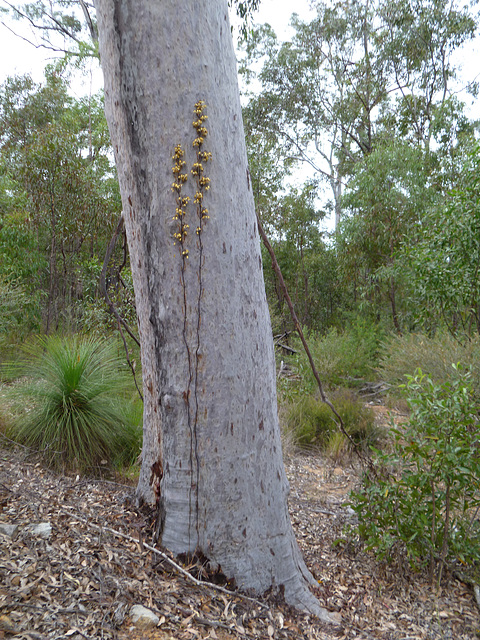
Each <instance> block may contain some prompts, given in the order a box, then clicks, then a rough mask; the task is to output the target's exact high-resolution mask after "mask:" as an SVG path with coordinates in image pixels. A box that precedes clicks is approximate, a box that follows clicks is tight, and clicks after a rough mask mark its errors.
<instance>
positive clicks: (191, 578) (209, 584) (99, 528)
mask: <svg viewBox="0 0 480 640" xmlns="http://www.w3.org/2000/svg"><path fill="white" fill-rule="evenodd" d="M59 511H61V512H62V513H64V514H65V515H68V516H69V517H70V518H73V519H75V520H80V522H83V523H84V524H86V525H87V526H88V527H91V528H92V529H95V530H96V531H100V533H102V532H103V531H108V533H111V534H113V535H115V536H118V537H119V538H123V539H124V540H128V541H129V542H133V543H135V544H138V545H139V546H140V548H141V549H147V550H148V551H151V552H152V553H154V554H155V555H157V556H160V557H161V558H162V559H163V560H165V561H166V562H168V564H170V565H171V566H172V567H173V568H174V569H175V571H177V572H178V573H180V574H181V575H183V576H184V577H185V578H187V580H189V581H190V582H192V583H193V584H194V585H196V586H197V587H209V588H210V589H214V590H215V591H220V592H221V593H225V594H226V595H229V596H233V597H237V598H242V599H243V600H247V601H248V602H252V603H253V604H256V605H258V606H259V607H262V608H263V609H266V610H269V608H270V607H268V606H267V605H265V604H263V603H262V602H260V601H259V600H255V598H250V597H249V596H246V595H244V594H243V593H240V592H238V591H231V590H230V589H225V587H222V586H220V585H218V584H214V583H213V582H207V581H205V580H198V579H197V578H195V577H194V576H192V574H191V573H189V572H188V571H187V570H186V569H184V568H183V567H182V566H180V565H179V564H178V563H177V562H175V560H172V558H170V557H169V556H168V555H167V554H166V553H164V552H163V551H160V549H157V548H155V547H152V545H150V544H147V543H146V542H144V541H143V540H142V538H141V532H139V538H138V539H137V538H134V537H133V536H131V535H129V534H128V533H122V531H117V530H116V529H112V527H107V526H100V525H98V524H94V523H93V522H91V521H90V520H88V519H87V518H84V517H83V516H81V515H79V514H78V513H72V512H71V511H67V510H66V509H62V508H59Z"/></svg>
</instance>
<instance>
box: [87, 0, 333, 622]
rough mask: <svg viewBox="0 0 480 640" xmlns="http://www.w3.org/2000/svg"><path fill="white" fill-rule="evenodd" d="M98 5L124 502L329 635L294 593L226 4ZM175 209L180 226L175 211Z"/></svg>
mask: <svg viewBox="0 0 480 640" xmlns="http://www.w3.org/2000/svg"><path fill="white" fill-rule="evenodd" d="M96 5H97V17H98V26H99V36H100V38H99V42H100V54H101V61H102V67H103V72H104V77H105V104H106V114H107V120H108V123H109V127H110V132H111V136H112V142H113V146H114V151H115V157H116V162H117V168H118V173H119V180H120V188H121V193H122V202H123V208H124V218H125V227H126V231H127V237H128V243H129V249H130V256H131V265H132V273H133V278H134V285H135V295H136V305H137V315H138V323H139V332H140V339H141V345H142V368H143V386H144V399H145V408H144V445H143V451H142V468H141V473H140V479H139V483H138V487H137V497H138V499H139V500H140V501H145V502H148V503H150V504H156V505H157V507H158V508H159V509H161V511H162V514H163V522H162V530H161V541H162V544H163V545H165V546H166V547H167V548H169V549H170V550H171V551H172V552H173V553H175V554H181V553H194V552H201V553H202V554H204V555H205V556H206V557H207V558H208V559H209V560H210V562H211V563H212V566H214V567H221V570H222V571H223V573H224V574H225V575H226V576H227V577H229V578H234V579H235V581H236V584H237V585H238V586H239V587H240V588H243V589H253V590H255V591H256V592H258V593H261V592H263V591H264V590H266V589H268V588H269V587H271V586H272V585H273V586H276V587H280V585H283V586H284V589H285V597H286V599H287V601H288V602H290V603H291V604H294V605H296V606H299V607H302V608H304V609H307V610H309V611H311V612H314V613H316V614H317V615H319V616H320V617H322V618H323V619H325V620H329V621H334V619H335V618H334V617H332V616H331V615H330V614H328V613H327V612H326V611H325V610H323V609H322V608H321V607H320V606H319V604H318V601H317V600H316V599H315V598H314V596H313V595H312V594H311V592H310V590H309V588H308V584H309V583H312V582H313V579H312V576H311V575H310V573H309V572H308V570H307V568H306V566H305V564H304V562H303V560H302V558H301V554H300V552H299V549H298V546H297V543H296V541H295V538H294V535H293V531H292V528H291V524H290V520H289V515H288V510H287V495H288V490H289V489H288V482H287V479H286V476H285V471H284V467H283V461H282V450H281V442H280V429H279V424H278V418H277V406H276V389H275V362H274V352H273V342H272V334H271V327H270V319H269V315H268V307H267V302H266V296H265V288H264V283H263V274H262V262H261V254H260V242H259V237H258V231H257V227H256V220H255V212H254V203H253V197H252V192H251V187H250V179H249V174H248V167H247V156H246V149H245V141H244V132H243V124H242V118H241V109H240V101H239V93H238V84H237V72H236V63H235V56H234V51H233V46H232V41H231V32H230V25H229V20H228V13H227V2H226V0H182V2H178V0H144V1H141V2H140V1H138V0H97V2H96ZM199 100H202V101H205V104H206V108H205V109H204V110H203V111H202V113H203V114H207V115H208V119H207V120H206V121H205V122H204V123H202V126H205V127H206V128H207V129H208V135H206V136H204V142H203V144H202V146H201V147H200V150H201V151H203V152H205V153H206V152H211V154H212V156H211V158H207V157H206V162H204V163H203V167H204V172H203V176H205V177H206V176H208V178H210V189H209V190H207V189H206V186H204V187H202V188H201V190H202V189H203V191H202V196H203V203H202V206H204V207H205V208H208V216H209V217H208V218H207V217H204V218H203V219H202V220H200V218H199V217H198V207H197V204H195V203H194V199H195V193H196V192H198V190H199V186H198V184H197V183H196V178H195V176H193V175H192V173H191V171H190V170H191V168H192V167H193V165H194V163H195V162H198V155H197V152H198V150H199V147H195V146H193V141H194V140H195V138H196V137H198V135H199V133H198V126H199V125H198V124H197V129H196V128H195V127H194V126H192V123H193V122H194V121H198V120H197V118H198V114H197V115H196V116H195V117H194V113H193V111H194V105H195V104H197V103H198V101H199ZM177 145H181V146H182V148H183V150H184V152H185V155H184V157H183V159H182V160H185V162H186V165H185V168H183V169H182V171H184V173H185V175H188V179H187V180H186V182H184V183H181V193H180V194H179V192H178V190H175V188H174V189H173V190H172V183H174V182H176V183H177V184H179V182H178V180H177V178H176V177H175V176H176V174H174V173H173V167H174V166H175V165H176V164H177V165H178V154H177V158H176V159H175V155H176V154H175V148H176V147H177ZM187 195H188V196H189V197H190V201H189V203H188V204H187V205H186V206H185V207H184V210H183V213H182V215H181V216H180V220H179V219H178V215H176V209H177V208H178V198H179V197H180V196H181V197H185V196H187ZM200 217H201V216H200ZM176 218H177V219H176ZM182 220H183V222H184V223H187V224H189V228H188V230H187V229H183V231H182V230H181V229H180V227H179V225H180V224H181V221H182ZM198 226H201V227H202V231H201V233H199V234H197V233H195V229H196V228H197V227H198ZM179 229H180V231H179ZM185 232H187V235H186V237H185V235H184V234H185ZM179 234H180V236H179ZM175 236H177V237H175ZM179 240H180V241H179ZM185 251H188V258H187V257H185V256H182V253H183V252H185Z"/></svg>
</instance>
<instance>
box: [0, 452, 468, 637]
mask: <svg viewBox="0 0 480 640" xmlns="http://www.w3.org/2000/svg"><path fill="white" fill-rule="evenodd" d="M286 466H287V474H288V476H289V480H290V484H291V496H290V503H289V504H290V510H291V516H292V521H293V524H294V528H295V531H296V534H297V539H298V541H299V544H300V546H301V548H302V551H303V553H304V556H305V559H306V562H307V565H308V566H309V568H310V570H311V571H312V573H313V575H314V576H315V578H316V580H317V581H318V587H315V592H316V595H317V596H318V598H319V600H320V601H321V603H322V604H323V606H325V607H326V608H327V609H329V610H333V611H339V612H340V613H341V615H342V620H343V624H342V626H341V628H339V629H335V628H330V627H328V626H325V625H323V624H321V623H320V622H318V621H317V620H316V619H315V618H314V617H312V616H307V615H303V614H300V613H298V612H296V611H294V610H292V609H291V608H290V607H288V606H286V605H285V604H284V603H283V602H281V600H280V598H279V597H278V596H277V597H275V595H274V594H265V596H264V597H262V598H259V599H257V600H249V599H245V598H243V597H241V596H239V595H236V594H229V593H227V592H222V591H218V590H217V589H215V588H213V587H211V586H208V585H200V586H199V585H197V584H193V583H192V582H191V581H190V580H188V579H187V578H186V577H185V576H184V575H181V574H179V573H178V572H177V571H176V570H175V568H174V567H173V566H172V565H170V564H169V563H168V562H166V561H165V560H164V559H163V558H162V557H161V556H158V555H157V554H155V553H153V552H151V551H149V550H148V548H147V547H148V546H149V545H148V544H146V543H147V542H150V538H149V535H150V532H151V524H152V523H151V522H150V519H149V517H148V514H142V513H139V512H138V511H137V510H136V508H135V506H134V504H133V501H132V497H133V487H128V486H125V485H119V484H116V483H114V482H110V481H106V480H96V479H91V478H78V477H76V476H67V475H56V474H53V473H52V472H50V471H47V470H45V469H44V468H43V467H42V466H41V465H40V464H39V463H38V462H37V461H35V459H34V458H32V457H31V456H27V455H26V453H25V452H24V450H22V449H19V448H11V447H7V446H6V445H5V446H4V445H2V443H1V442H0V524H14V525H17V526H18V528H17V530H16V532H15V534H14V535H3V534H1V533H0V638H1V637H15V638H25V639H27V638H31V639H32V640H35V639H43V638H45V639H47V638H48V639H50V638H58V639H59V638H71V639H73V640H77V639H80V638H106V639H107V638H112V639H119V640H123V639H126V638H129V639H132V640H140V639H142V640H143V639H145V640H147V639H151V640H155V639H159V640H164V639H170V638H180V639H188V640H189V639H197V638H198V639H200V638H212V639H215V638H217V639H218V640H226V639H227V638H265V639H266V640H269V639H270V638H278V639H287V640H290V639H291V640H293V639H297V638H305V639H320V640H329V639H330V640H333V639H334V638H335V639H337V638H338V639H342V638H343V639H347V638H359V639H373V638H382V639H384V640H414V639H415V640H416V639H428V640H430V639H432V640H436V639H437V638H438V639H440V638H442V639H447V640H448V639H450V638H451V639H452V640H453V639H454V640H466V639H468V640H470V639H473V638H478V637H480V635H479V633H478V630H479V629H480V615H479V611H478V609H477V606H476V604H475V599H474V596H473V592H472V590H471V588H470V587H469V586H467V585H465V584H463V583H461V582H459V581H458V580H456V579H455V578H454V577H452V576H448V577H447V579H446V580H445V581H444V584H443V585H442V590H441V592H439V593H437V592H436V591H435V590H434V589H433V588H432V587H430V585H429V584H428V582H427V580H426V578H425V577H424V576H422V575H419V574H416V575H413V574H411V573H410V572H409V571H408V569H407V568H404V569H403V570H399V567H398V566H397V567H388V566H382V565H379V564H378V563H377V562H376V561H375V559H374V558H373V557H372V555H371V554H368V553H365V552H364V551H363V550H362V549H361V548H355V546H354V545H351V544H350V545H342V544H336V542H337V541H338V540H339V539H341V538H342V536H343V528H344V525H345V524H346V523H348V522H349V518H351V515H350V514H349V510H348V508H347V507H346V501H347V500H348V492H349V490H350V489H351V488H353V486H354V485H355V483H356V482H357V477H358V474H357V472H356V470H355V469H354V468H352V467H340V466H339V467H332V466H331V465H329V464H328V463H326V462H324V461H322V460H321V459H320V458H319V457H318V456H301V455H294V456H291V457H290V458H289V459H288V460H287V463H286ZM36 523H49V524H50V525H51V533H50V534H49V535H47V536H46V537H43V536H42V535H37V534H35V533H34V532H32V531H31V530H30V529H29V528H28V526H29V525H32V524H36ZM111 530H115V531H117V532H118V533H119V534H121V535H118V534H115V533H113V532H112V531H111ZM143 541H145V544H144V543H143ZM189 569H190V570H191V571H192V572H193V573H195V574H196V575H198V573H199V567H198V566H195V565H193V566H191V567H189ZM225 586H226V587H228V585H225ZM134 604H141V605H143V606H145V607H147V608H149V609H151V610H152V611H153V612H155V613H156V615H157V616H158V618H159V624H158V626H157V627H155V628H153V629H149V630H142V629H138V628H137V627H135V626H134V625H133V623H132V621H131V619H130V617H129V611H130V609H131V607H132V605H134Z"/></svg>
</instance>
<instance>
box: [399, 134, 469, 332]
mask: <svg viewBox="0 0 480 640" xmlns="http://www.w3.org/2000/svg"><path fill="white" fill-rule="evenodd" d="M399 253H400V255H399V264H398V269H399V270H403V271H405V272H406V273H407V274H408V278H409V284H410V288H409V295H410V296H411V297H412V299H413V303H414V308H415V311H416V313H415V318H416V320H417V321H418V322H419V323H421V325H423V326H426V327H427V328H428V329H430V330H432V329H435V328H436V327H437V326H445V327H447V329H448V330H449V331H450V332H451V333H452V334H453V335H454V336H456V337H458V338H459V339H465V337H467V338H468V337H471V336H472V335H473V334H475V333H476V334H477V335H478V334H480V146H479V144H478V142H477V141H475V142H473V144H472V145H471V146H470V149H469V150H468V151H467V150H466V149H464V154H463V162H462V165H461V170H460V171H459V177H458V180H457V184H456V187H455V189H453V190H451V191H450V192H449V193H448V195H447V197H446V198H445V201H444V202H443V203H441V205H440V206H437V207H435V208H430V209H429V210H428V212H427V215H426V216H425V218H424V220H423V221H422V225H420V226H419V227H418V228H417V229H413V230H412V232H411V234H410V235H409V236H407V237H406V238H405V239H404V241H403V243H402V245H401V247H400V252H399Z"/></svg>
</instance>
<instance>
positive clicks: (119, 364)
mask: <svg viewBox="0 0 480 640" xmlns="http://www.w3.org/2000/svg"><path fill="white" fill-rule="evenodd" d="M17 367H19V369H18V373H21V374H22V377H21V379H19V380H17V382H16V383H15V384H13V385H12V386H11V389H10V391H9V392H8V395H9V396H10V399H11V400H13V406H14V413H15V417H14V420H13V425H12V428H11V435H12V437H13V438H14V439H15V440H17V441H18V442H20V443H22V444H24V445H26V446H28V447H31V448H32V449H34V450H36V451H38V452H39V453H40V455H41V456H42V458H43V460H44V461H45V463H46V464H47V465H49V466H51V467H54V468H56V469H59V470H64V471H65V470H80V471H87V470H92V468H94V467H98V466H99V465H101V464H102V463H103V464H105V463H108V464H112V463H121V464H127V465H128V464H132V463H133V462H134V461H135V459H136V457H137V456H138V455H139V453H140V446H141V413H140V415H139V413H138V410H136V409H135V402H134V391H133V384H132V382H131V378H130V376H129V374H128V372H127V371H126V365H125V362H124V359H123V358H122V357H121V356H119V352H118V348H117V345H116V343H114V342H111V341H107V340H101V339H98V338H89V337H82V336H80V335H76V336H71V337H60V336H56V335H53V336H49V337H41V338H39V339H37V340H34V341H31V342H29V343H27V345H26V346H25V348H24V350H23V358H22V360H21V361H20V364H19V365H17ZM18 373H17V374H18Z"/></svg>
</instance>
